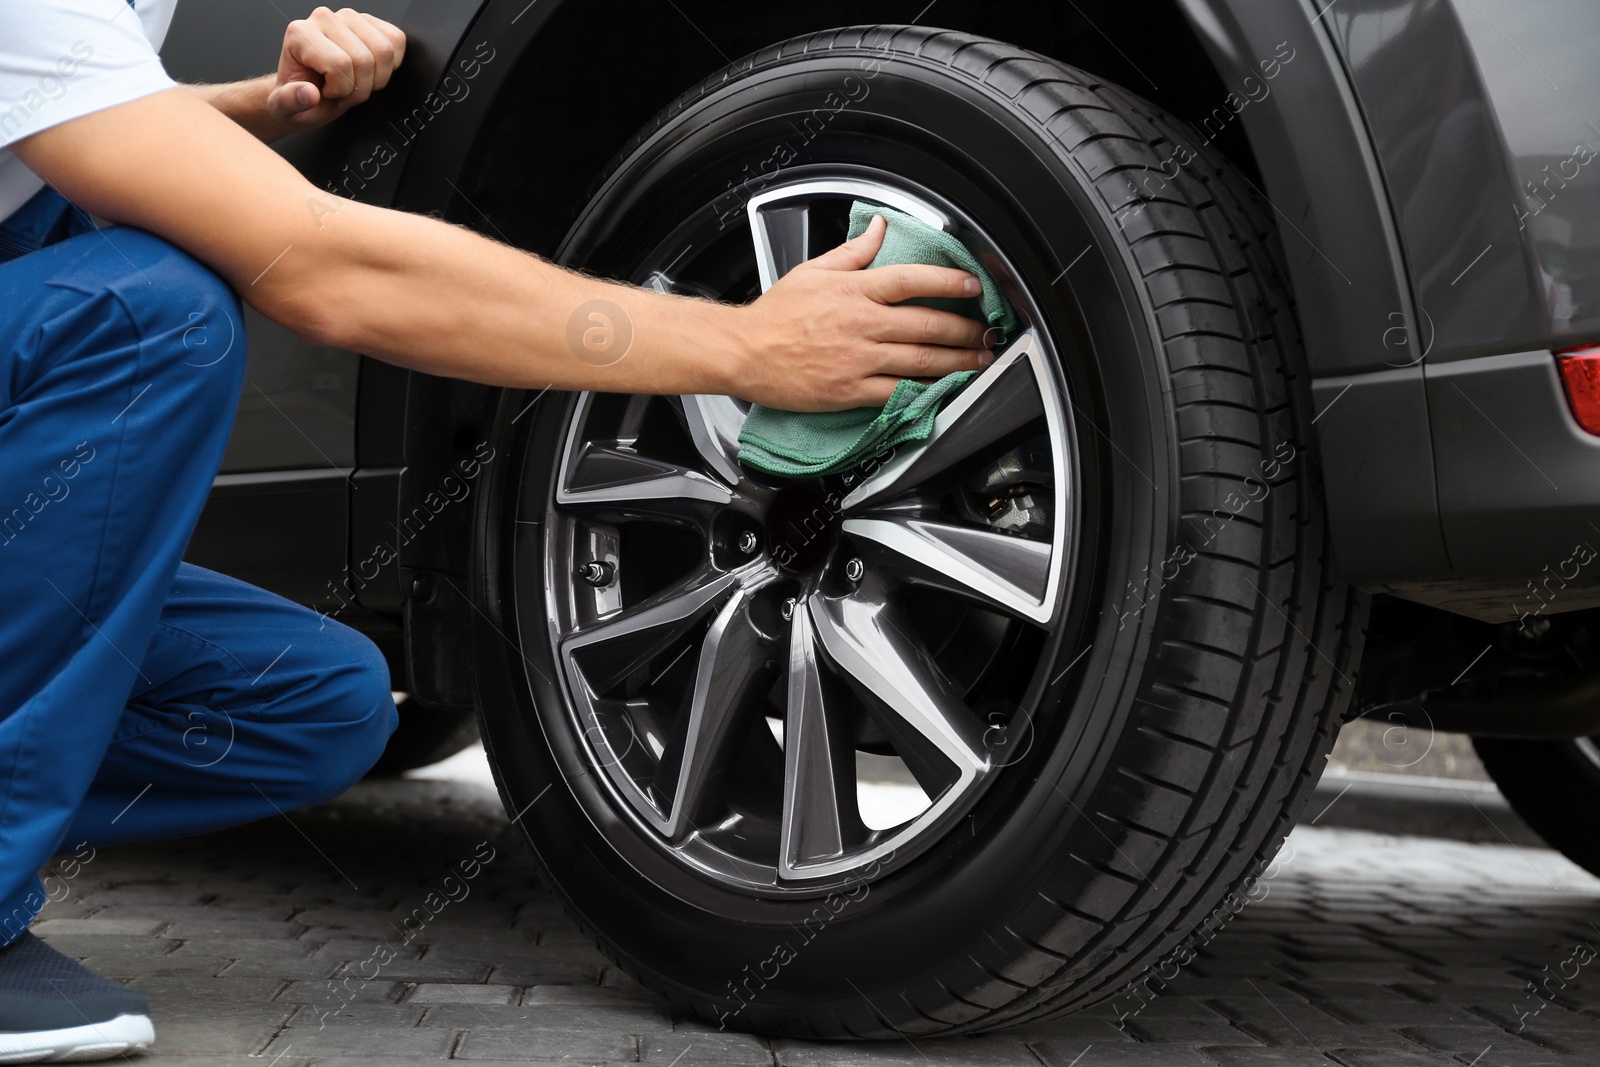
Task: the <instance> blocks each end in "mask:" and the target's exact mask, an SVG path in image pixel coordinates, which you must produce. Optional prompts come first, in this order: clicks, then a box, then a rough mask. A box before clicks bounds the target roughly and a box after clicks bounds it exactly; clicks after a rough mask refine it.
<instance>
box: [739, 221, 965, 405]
mask: <svg viewBox="0 0 1600 1067" xmlns="http://www.w3.org/2000/svg"><path fill="white" fill-rule="evenodd" d="M887 229H888V225H887V223H885V222H884V220H883V217H882V216H878V217H876V218H874V219H873V220H872V224H871V225H870V226H868V227H867V230H866V232H865V233H863V234H862V235H861V236H860V237H857V238H856V239H855V240H853V241H847V242H846V243H844V244H842V245H840V246H839V247H838V248H835V249H834V250H832V251H831V252H827V253H824V254H823V255H820V256H818V257H817V258H816V259H813V260H810V261H809V262H806V263H802V264H801V265H800V266H798V267H796V268H795V269H794V270H792V271H790V272H789V273H788V274H786V275H784V276H783V277H782V278H781V279H779V281H778V282H777V283H776V284H775V285H773V287H772V288H771V289H769V290H767V292H766V293H764V294H763V295H762V296H761V298H760V299H759V300H757V301H755V302H754V303H752V304H750V305H749V306H748V307H747V308H745V309H743V311H744V312H745V314H746V315H747V316H748V317H749V318H750V319H751V320H753V328H752V329H751V330H750V333H749V337H750V342H749V343H750V347H751V351H750V354H749V356H748V357H747V358H746V360H745V368H744V370H743V372H742V373H741V374H739V375H738V376H737V377H736V380H735V381H734V383H733V390H732V391H733V392H734V393H735V394H736V395H738V396H741V397H743V398H744V399H746V400H752V401H755V402H757V403H760V404H765V405H767V406H768V407H775V408H781V409H783V410H785V411H833V410H838V409H841V408H854V407H868V406H876V405H880V404H882V403H884V402H885V401H887V400H888V399H889V394H890V393H892V392H894V387H895V386H896V385H898V384H899V382H900V379H901V378H924V379H932V378H940V377H943V376H944V375H946V374H950V373H952V372H954V371H959V370H976V369H978V368H979V367H985V366H988V365H989V364H990V363H992V362H993V361H994V356H993V355H992V354H991V353H990V352H988V351H987V350H986V349H985V347H984V327H983V324H982V323H979V322H976V321H974V320H973V319H969V318H965V317H963V316H961V315H956V314H953V313H951V312H948V311H936V310H934V309H932V308H924V307H894V306H892V305H895V304H899V303H901V302H903V301H906V300H910V299H913V298H915V297H928V296H934V297H974V296H977V295H978V293H979V292H980V291H981V290H982V285H981V284H980V283H979V281H978V279H977V278H976V277H975V276H973V275H971V274H968V273H967V272H966V271H963V270H955V269H952V268H950V267H933V266H925V265H912V264H908V265H905V266H897V267H878V268H876V269H874V270H862V268H863V267H865V266H866V265H867V264H868V263H871V262H872V257H873V256H875V255H877V254H878V248H879V246H881V245H882V244H883V235H884V231H885V230H887Z"/></svg>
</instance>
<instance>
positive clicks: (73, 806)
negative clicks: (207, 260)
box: [0, 190, 398, 944]
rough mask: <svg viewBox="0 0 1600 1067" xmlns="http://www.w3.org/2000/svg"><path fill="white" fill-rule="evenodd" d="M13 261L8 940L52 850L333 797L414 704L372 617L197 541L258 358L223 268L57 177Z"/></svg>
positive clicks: (3, 366) (1, 626) (1, 506)
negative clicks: (211, 560)
mask: <svg viewBox="0 0 1600 1067" xmlns="http://www.w3.org/2000/svg"><path fill="white" fill-rule="evenodd" d="M41 246H42V247H41ZM30 249H33V250H30ZM0 260H4V262H0V944H5V943H6V942H8V941H10V940H11V939H12V938H14V937H15V936H16V935H17V934H19V933H20V932H21V931H22V930H23V929H25V928H26V927H27V925H28V923H29V922H30V921H31V920H32V919H33V917H34V916H35V914H37V912H38V910H39V908H40V906H41V905H42V904H43V903H44V901H45V899H46V897H45V893H44V892H43V891H42V887H41V884H40V882H39V880H38V877H37V872H38V871H39V870H40V868H41V867H43V866H44V865H45V864H46V863H47V862H48V861H49V860H50V858H51V857H52V856H54V855H57V854H59V853H64V852H77V853H78V854H80V855H81V854H82V850H84V849H86V848H97V847H100V846H104V845H108V844H114V843H117V842H122V841H131V840H139V839H146V838H159V837H177V836H182V835H186V834H195V833H203V832H206V831H210V830H216V829H220V828H222V827H225V826H231V825H234V824H237V823H242V822H247V821H250V820H253V819H259V818H263V817H268V816H271V817H276V816H277V814H278V813H280V812H284V811H288V810H290V809H292V808H296V807H301V806H303V805H306V804H312V803H316V802H318V801H321V800H325V799H327V798H329V797H332V796H335V795H337V794H338V793H340V792H342V791H343V790H344V789H345V788H347V787H348V786H349V785H350V784H351V783H353V782H354V781H356V780H357V779H358V778H360V777H361V775H362V774H364V773H365V772H366V771H367V770H368V769H369V768H370V767H371V766H372V764H373V763H374V762H375V761H376V760H377V758H378V756H379V755H380V754H381V753H382V750H383V746H384V743H385V741H386V740H387V739H388V737H389V734H390V733H391V732H392V731H393V730H394V728H395V725H396V723H397V721H398V714H397V712H396V710H395V706H394V702H393V700H392V699H391V698H390V693H389V688H390V679H389V671H388V668H387V667H386V665H385V662H384V659H383V656H382V655H381V654H380V653H379V652H378V650H377V648H376V647H375V646H374V645H373V643H372V642H371V641H370V640H368V639H367V638H366V637H364V636H362V635H361V634H359V633H357V632H355V631H354V630H352V629H350V628H349V627H347V626H344V625H343V624H341V623H338V622H336V621H334V620H332V619H330V618H327V617H325V616H323V615H321V614H319V613H317V612H315V611H312V610H311V609H309V608H305V607H302V606H300V605H297V604H294V603H292V602H290V601H288V600H285V599H283V598H282V597H279V596H276V595H274V594H271V593H268V592H266V591H264V590H261V589H257V588H255V587H253V586H251V585H248V584H246V583H244V582H241V581H238V580H237V579H233V578H229V577H227V576H225V575H222V574H218V573H216V572H214V571H209V570H206V569H204V568H201V567H197V566H194V565H192V564H188V563H182V562H180V561H181V558H182V556H183V551H184V547H185V545H186V544H187V543H188V540H189V535H190V533H191V531H192V530H193V529H194V525H195V521H196V520H197V519H198V517H199V515H200V509H201V506H202V505H203V504H204V503H205V500H206V494H207V492H208V491H209V490H210V488H211V482H212V478H213V476H214V475H215V474H216V472H217V468H218V465H219V464H220V463H221V460H222V453H223V448H224V446H225V445H226V444H227V441H228V434H229V430H230V428H231V426H232V423H233V414H234V408H235V407H236V405H237V403H238V397H239V392H240V388H241V385H242V382H243V377H244V366H245V348H244V327H243V319H242V317H241V315H240V307H239V302H238V298H237V297H236V296H235V295H234V294H233V292H232V291H230V290H229V288H228V286H227V285H226V284H224V283H223V282H222V281H221V280H220V279H218V278H217V277H216V275H214V274H213V273H212V272H211V271H209V270H207V269H206V268H205V267H204V266H202V265H201V264H199V263H198V262H196V261H195V260H194V259H192V258H190V257H189V256H188V255H186V254H185V253H183V252H182V251H179V250H178V249H177V248H174V247H173V246H172V245H170V244H168V243H166V242H165V241H163V240H161V239H159V238H157V237H154V236H152V235H150V234H148V233H145V232H143V231H140V230H134V229H128V228H114V229H109V230H104V231H101V230H95V229H93V228H92V227H91V226H89V225H87V223H86V220H83V219H82V218H81V216H80V217H74V216H73V215H71V214H70V209H68V207H67V205H66V204H65V202H64V201H61V200H60V199H59V198H58V197H56V196H55V194H54V193H52V192H50V191H49V190H46V191H45V192H43V193H41V194H40V195H39V197H36V198H35V200H34V201H32V202H30V204H29V205H28V206H27V207H25V208H24V209H23V210H22V211H19V212H18V213H16V214H15V215H13V216H12V217H11V218H9V219H7V220H5V222H4V223H0Z"/></svg>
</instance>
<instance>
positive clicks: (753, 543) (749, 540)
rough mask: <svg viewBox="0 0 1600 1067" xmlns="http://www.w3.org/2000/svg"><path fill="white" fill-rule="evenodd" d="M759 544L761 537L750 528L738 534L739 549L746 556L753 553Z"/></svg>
mask: <svg viewBox="0 0 1600 1067" xmlns="http://www.w3.org/2000/svg"><path fill="white" fill-rule="evenodd" d="M760 545H761V539H760V538H758V537H757V536H756V535H755V533H754V532H753V531H751V530H746V531H745V532H744V533H742V534H740V535H739V551H740V552H743V553H744V554H745V555H747V556H749V555H752V554H754V552H755V550H756V549H757V548H758V547H760Z"/></svg>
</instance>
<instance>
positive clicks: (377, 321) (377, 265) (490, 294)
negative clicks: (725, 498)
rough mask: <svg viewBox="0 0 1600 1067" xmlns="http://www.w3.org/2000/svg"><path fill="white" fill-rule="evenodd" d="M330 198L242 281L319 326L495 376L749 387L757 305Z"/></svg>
mask: <svg viewBox="0 0 1600 1067" xmlns="http://www.w3.org/2000/svg"><path fill="white" fill-rule="evenodd" d="M326 200H327V201H328V206H329V207H332V208H334V209H336V212H337V213H336V214H333V215H329V216H326V217H324V218H322V219H321V221H322V223H323V226H322V228H321V229H320V230H318V231H317V232H316V235H315V237H311V238H308V239H306V240H304V242H303V243H296V245H295V247H294V248H292V249H291V250H289V251H288V252H286V253H285V255H284V258H283V260H281V261H280V262H279V263H278V264H277V265H276V266H275V267H274V268H273V269H272V270H271V271H269V272H268V273H267V274H266V276H265V277H263V278H261V279H259V280H258V282H257V283H256V284H255V285H253V286H248V287H246V288H245V290H244V292H243V295H244V296H245V297H246V299H250V300H252V301H253V302H256V301H259V302H260V303H261V304H262V305H264V306H263V310H268V311H269V312H270V313H272V314H273V315H274V317H277V318H279V319H280V320H285V319H287V320H293V319H298V320H299V321H297V322H291V323H290V325H292V326H293V327H294V328H296V329H297V330H298V331H299V332H301V333H303V334H305V335H307V336H311V337H314V338H316V339H318V340H321V341H323V342H325V343H328V344H332V345H336V346H338V347H341V348H348V349H352V350H354V351H358V352H365V353H367V354H369V355H374V356H377V357H379V358H382V359H385V360H387V361H389V362H393V363H397V364H400V365H402V366H407V367H412V368H414V369H417V370H422V371H426V372H428V373H431V374H439V375H444V376H448V377H455V378H465V379H467V380H470V381H476V382H483V383H485V384H489V385H501V386H512V387H520V388H535V389H543V388H546V387H553V388H556V389H599V390H619V391H624V392H644V391H650V392H662V393H730V392H736V391H738V387H739V384H740V383H741V382H742V378H743V375H744V373H745V371H746V367H747V364H748V362H749V360H750V357H751V353H750V352H749V351H748V346H747V344H746V337H745V335H746V334H747V332H748V327H747V326H746V325H745V324H744V322H743V319H744V318H745V317H746V315H745V311H744V309H740V308H734V307H729V306H726V305H720V304H714V303H711V302H709V301H701V300H688V299H685V298H683V297H676V296H664V295H662V294H659V293H655V292H651V291H648V290H643V289H639V288H636V287H633V286H627V285H619V284H616V283H613V282H607V281H602V280H599V279H595V278H590V277H586V276H583V275H579V274H574V273H572V272H570V271H565V270H561V269H559V268H557V267H556V266H554V265H553V264H551V263H548V262H546V261H542V260H539V259H536V258H535V257H533V256H531V255H528V254H526V253H524V252H520V251H518V250H516V249H514V248H510V247H507V246H505V245H501V244H496V243H493V242H490V241H487V240H485V239H484V238H482V237H480V236H478V235H476V234H473V233H471V232H470V231H467V230H464V229H461V228H458V227H455V226H451V225H449V224H446V223H442V222H439V221H437V220H435V219H429V218H425V217H422V216H417V215H407V214H402V213H399V212H394V211H385V210H382V209H378V208H372V207H368V206H366V205H362V204H355V203H350V202H349V201H343V200H339V199H337V198H335V197H332V196H328V197H326ZM274 275H279V277H274ZM274 283H276V284H274ZM302 296H309V297H310V299H302Z"/></svg>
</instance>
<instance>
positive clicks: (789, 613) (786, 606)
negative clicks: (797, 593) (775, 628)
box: [778, 597, 794, 622]
mask: <svg viewBox="0 0 1600 1067" xmlns="http://www.w3.org/2000/svg"><path fill="white" fill-rule="evenodd" d="M778 610H779V611H780V612H782V613H783V619H784V621H785V622H788V621H789V620H790V619H792V618H794V597H790V598H789V599H788V600H785V601H784V602H783V607H781V608H779V609H778Z"/></svg>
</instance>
